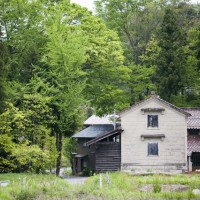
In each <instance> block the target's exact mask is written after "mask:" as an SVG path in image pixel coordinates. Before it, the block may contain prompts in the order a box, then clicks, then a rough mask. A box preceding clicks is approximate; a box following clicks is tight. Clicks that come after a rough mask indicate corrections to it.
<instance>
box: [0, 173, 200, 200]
mask: <svg viewBox="0 0 200 200" xmlns="http://www.w3.org/2000/svg"><path fill="white" fill-rule="evenodd" d="M108 178H109V181H108V180H107V179H108ZM102 179H103V181H102V188H100V183H99V175H95V176H92V177H90V178H88V179H87V181H86V182H85V184H84V185H73V186H72V185H69V184H68V183H67V181H66V180H64V179H61V178H58V177H55V176H54V175H35V174H1V175H0V180H10V184H9V185H8V186H7V187H0V200H33V199H34V200H54V199H56V200H61V199H62V200H67V199H70V200H76V199H83V200H84V199H85V200H86V199H87V200H93V199H94V200H101V199H104V200H110V199H115V200H118V199H119V200H121V199H125V200H126V199H129V200H132V199H133V200H137V199H141V200H146V199H148V200H151V199H159V200H160V199H170V200H171V199H177V200H178V199H195V198H196V199H198V198H200V196H198V195H194V194H193V193H192V190H193V189H194V188H199V186H200V176H199V175H175V176H166V175H149V176H134V175H130V174H127V173H121V172H116V173H109V175H108V177H106V175H105V174H103V175H102ZM163 185H171V186H173V185H185V186H189V189H188V190H186V191H162V186H163ZM143 186H147V187H150V186H151V188H152V189H151V191H149V190H148V191H141V187H143Z"/></svg>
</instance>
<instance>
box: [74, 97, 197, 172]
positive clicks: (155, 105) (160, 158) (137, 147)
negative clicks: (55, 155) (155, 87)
mask: <svg viewBox="0 0 200 200" xmlns="http://www.w3.org/2000/svg"><path fill="white" fill-rule="evenodd" d="M197 112H199V109H192V108H190V109H189V108H178V107H176V106H174V105H172V104H170V103H168V102H166V101H164V100H163V99H161V98H159V97H158V96H156V95H151V96H150V97H149V98H148V99H146V100H144V101H141V102H139V103H138V104H136V105H133V106H132V107H130V108H128V109H126V110H124V111H122V112H121V113H119V116H120V120H121V122H120V123H117V126H116V128H114V126H113V120H111V118H112V117H113V116H104V117H103V118H99V117H97V116H91V117H90V118H89V119H88V120H86V122H85V126H86V128H85V129H84V130H82V131H80V132H79V133H77V134H75V135H74V136H73V138H76V139H77V141H78V150H77V154H76V155H75V156H74V166H75V168H76V172H81V171H82V170H83V169H84V168H89V169H90V170H93V171H96V172H105V171H119V170H122V171H128V172H133V173H137V172H139V173H145V172H154V173H157V172H175V173H181V172H185V171H188V170H192V168H193V170H194V169H195V167H196V168H198V167H199V165H200V163H199V160H200V147H199V146H200V137H199V130H200V128H199V126H200V123H199V121H198V120H199V118H198V117H196V115H198V116H199V113H197ZM197 118H198V119H197ZM190 125H191V126H190ZM187 127H188V129H187ZM194 129H195V130H194ZM197 129H198V131H197Z"/></svg>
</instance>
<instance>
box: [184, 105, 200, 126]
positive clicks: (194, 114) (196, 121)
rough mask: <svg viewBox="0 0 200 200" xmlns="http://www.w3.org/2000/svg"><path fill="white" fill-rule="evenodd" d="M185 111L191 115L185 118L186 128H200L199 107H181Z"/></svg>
mask: <svg viewBox="0 0 200 200" xmlns="http://www.w3.org/2000/svg"><path fill="white" fill-rule="evenodd" d="M182 109H183V110H184V111H186V112H187V113H190V114H191V116H189V117H188V119H187V128H188V129H200V108H182Z"/></svg>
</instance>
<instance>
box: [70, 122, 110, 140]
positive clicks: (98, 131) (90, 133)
mask: <svg viewBox="0 0 200 200" xmlns="http://www.w3.org/2000/svg"><path fill="white" fill-rule="evenodd" d="M113 129H114V127H113V125H92V126H89V127H88V128H85V129H83V130H82V131H80V132H78V133H76V134H75V135H73V136H72V137H73V138H96V137H98V136H100V135H103V134H105V133H107V132H110V131H112V130H113Z"/></svg>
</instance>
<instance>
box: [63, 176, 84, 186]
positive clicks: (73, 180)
mask: <svg viewBox="0 0 200 200" xmlns="http://www.w3.org/2000/svg"><path fill="white" fill-rule="evenodd" d="M87 179H88V177H79V176H70V177H67V178H65V180H67V182H68V183H69V184H72V185H76V184H83V183H84V182H85V181H86V180H87Z"/></svg>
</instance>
